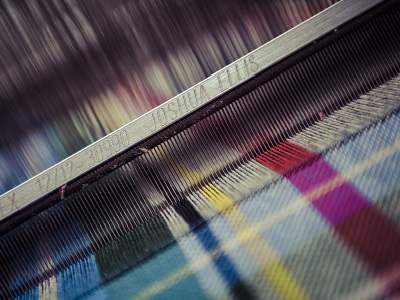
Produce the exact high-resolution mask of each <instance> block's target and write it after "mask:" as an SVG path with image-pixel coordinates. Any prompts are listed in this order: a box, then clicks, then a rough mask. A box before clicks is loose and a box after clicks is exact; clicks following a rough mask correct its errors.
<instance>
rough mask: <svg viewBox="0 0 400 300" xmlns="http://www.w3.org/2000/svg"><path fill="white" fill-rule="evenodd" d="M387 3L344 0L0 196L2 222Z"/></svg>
mask: <svg viewBox="0 0 400 300" xmlns="http://www.w3.org/2000/svg"><path fill="white" fill-rule="evenodd" d="M381 2H383V0H342V1H340V2H338V3H336V4H335V5H333V6H331V7H329V8H328V9H326V10H324V11H322V12H320V13H319V14H317V15H315V16H313V17H312V18H310V19H308V20H306V21H305V22H303V23H301V24H299V25H298V26H296V27H294V28H292V29H291V30H289V31H287V32H285V33H284V34H282V35H280V36H278V37H277V38H275V39H273V40H272V41H270V42H268V43H266V44H265V45H263V46H261V47H259V48H257V49H256V50H254V51H252V52H250V53H249V54H247V55H245V56H243V57H242V58H240V59H238V60H237V61H235V62H233V63H232V64H230V65H228V66H226V67H224V68H223V69H221V70H219V71H218V72H216V73H214V74H213V75H211V76H210V77H208V78H207V79H205V80H203V81H202V82H200V83H198V84H196V85H195V86H193V87H191V88H190V89H188V90H186V91H185V92H183V93H181V94H179V95H177V96H175V97H173V98H172V99H170V100H169V101H167V102H165V103H163V104H161V105H160V106H158V107H156V108H154V109H152V110H151V111H149V112H148V113H146V114H144V115H143V116H141V117H139V118H137V119H135V120H134V121H132V122H130V123H128V124H127V125H125V126H123V127H121V128H120V129H118V130H116V131H114V132H112V133H110V134H108V135H107V136H105V137H104V138H102V139H100V140H98V141H97V142H94V143H93V144H91V145H89V146H87V147H86V148H84V149H82V150H81V151H79V152H77V153H75V154H74V155H72V156H70V157H68V158H66V159H64V160H63V161H61V162H60V163H58V164H56V165H54V166H53V167H51V168H49V169H47V170H45V171H43V172H42V173H40V174H38V175H36V176H34V177H32V178H31V179H29V180H27V181H25V182H24V183H22V184H20V185H19V186H17V187H15V188H13V189H12V190H10V191H8V192H6V193H4V194H3V195H1V196H0V222H1V221H2V220H4V219H6V218H9V217H10V216H12V215H13V214H14V213H16V212H18V211H20V210H22V209H23V208H24V207H26V206H28V205H30V204H32V203H34V202H35V201H37V200H38V199H40V198H42V197H43V196H46V195H47V194H49V193H52V192H54V191H56V190H60V192H61V194H62V193H63V187H64V186H65V185H66V184H68V182H71V181H73V180H74V179H76V178H78V177H80V176H81V175H83V174H85V173H87V172H88V171H90V170H91V169H93V168H95V167H97V166H99V165H101V164H103V163H104V162H106V161H108V160H109V159H111V158H113V157H115V156H117V155H118V154H121V153H122V152H123V151H125V150H126V149H127V148H129V147H132V146H134V145H136V144H138V143H140V142H141V141H143V140H145V139H147V138H149V137H150V136H152V135H154V134H156V133H158V132H159V131H161V130H162V129H163V128H165V127H167V126H169V125H171V124H173V123H174V122H177V121H179V120H181V119H182V118H184V117H185V116H187V115H188V114H190V113H192V112H194V111H195V110H196V109H198V108H200V107H202V106H203V105H205V104H207V103H210V102H212V101H213V100H214V99H216V98H217V97H219V96H221V95H223V94H224V93H226V92H227V91H229V90H232V89H233V88H235V87H236V86H238V85H240V84H241V83H243V82H245V81H247V80H248V79H250V78H252V77H254V76H256V75H257V74H258V73H259V72H261V71H263V70H265V69H267V68H268V67H270V66H272V65H274V64H276V63H277V62H279V61H280V60H282V59H284V58H286V57H287V56H289V55H291V54H293V53H294V52H296V51H297V50H299V49H301V48H303V47H304V46H306V45H309V44H310V43H312V42H313V41H315V40H317V39H319V38H320V37H322V36H324V35H326V34H327V33H329V32H331V31H332V30H335V29H336V28H337V27H340V26H341V25H343V24H345V23H346V22H348V21H350V20H351V19H353V18H355V17H357V16H359V15H361V14H362V13H364V12H366V11H367V10H369V9H371V8H372V7H374V6H376V5H377V4H379V3H381Z"/></svg>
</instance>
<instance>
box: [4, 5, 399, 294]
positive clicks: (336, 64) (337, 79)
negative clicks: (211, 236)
mask: <svg viewBox="0 0 400 300" xmlns="http://www.w3.org/2000/svg"><path fill="white" fill-rule="evenodd" d="M399 28H400V9H399V7H397V8H396V9H394V10H392V11H390V12H386V13H385V15H383V16H381V17H380V18H379V19H377V20H373V21H371V22H369V23H368V24H366V25H364V26H362V27H361V28H358V29H356V30H355V31H353V32H351V33H349V34H348V35H346V36H344V37H342V38H341V39H340V40H338V41H336V42H335V43H333V44H331V45H329V46H327V47H325V48H323V49H322V50H320V51H319V52H317V53H315V54H313V55H311V56H310V57H308V58H306V59H304V60H303V61H301V62H299V63H297V64H295V65H293V66H291V67H290V68H288V69H287V70H284V71H283V72H281V73H280V74H279V75H278V76H276V77H274V78H273V79H271V80H268V81H267V82H265V83H263V84H262V85H260V86H257V87H255V88H254V89H253V90H252V91H251V92H249V93H248V94H246V95H244V96H242V97H240V98H238V99H236V101H234V102H232V103H231V104H229V105H227V106H225V107H223V108H221V109H220V110H218V111H217V112H215V113H214V114H212V115H210V116H208V117H206V118H204V119H203V120H201V121H199V122H197V123H196V124H194V125H193V126H191V127H189V128H187V129H186V130H184V131H182V132H180V133H178V134H176V135H175V136H174V137H172V138H170V139H168V140H166V141H165V142H163V143H161V144H160V145H158V146H156V147H154V148H153V149H149V150H148V151H145V153H144V154H143V155H141V156H139V157H137V158H136V159H134V160H132V161H130V162H128V163H126V164H125V165H123V166H121V167H119V168H118V169H116V170H114V171H113V172H111V173H109V174H108V175H106V176H104V177H102V178H101V179H99V180H97V181H96V182H94V183H92V184H90V185H88V186H87V187H85V188H84V189H82V190H81V191H79V192H78V193H75V194H72V195H70V196H67V197H66V199H64V200H63V201H61V202H59V203H58V204H56V205H54V206H52V207H51V208H49V209H47V210H45V211H43V212H41V213H39V214H38V215H36V216H35V217H33V218H31V219H30V220H28V221H26V222H24V223H23V224H21V225H20V226H18V227H17V228H15V229H14V230H12V231H10V232H8V233H6V234H4V235H3V236H1V240H0V258H1V264H2V268H1V272H0V287H1V289H2V290H1V293H2V294H1V295H3V296H15V295H17V294H20V293H22V292H23V291H26V290H27V289H29V288H31V287H33V286H34V285H38V284H40V283H41V282H43V280H45V279H47V278H50V277H51V276H54V274H56V273H58V272H60V271H61V270H65V269H66V268H67V267H70V266H71V265H73V264H74V262H76V261H78V260H82V261H84V260H85V259H86V257H87V256H89V255H93V253H95V254H96V256H97V257H98V259H99V261H101V263H102V264H104V269H102V270H103V274H102V276H103V279H104V281H107V280H110V279H111V278H112V277H113V276H115V274H117V273H119V272H120V271H121V270H123V269H124V268H127V267H129V266H130V265H133V264H137V263H138V262H139V261H140V260H142V259H144V258H146V257H147V256H148V255H149V253H154V252H155V251H157V250H158V249H154V248H151V247H150V246H149V245H154V243H150V242H148V240H149V239H156V240H158V242H157V243H156V244H157V245H159V246H160V247H161V246H166V245H168V244H169V243H171V242H172V241H173V240H174V237H173V236H172V235H168V234H167V233H165V231H164V230H162V229H164V228H165V226H167V224H166V222H165V218H170V219H171V222H175V221H174V220H176V219H177V218H178V217H179V218H184V219H187V220H191V222H190V224H191V226H198V225H200V224H201V222H203V221H204V220H205V219H206V218H210V217H212V215H213V214H215V211H213V210H212V209H211V208H210V207H207V204H206V203H205V202H204V201H202V197H203V196H202V195H201V193H200V190H201V189H202V188H204V187H205V186H207V185H208V184H210V183H213V184H214V183H215V184H217V185H218V186H219V187H221V189H222V190H224V191H226V192H227V193H229V191H230V193H231V194H235V195H236V196H233V195H232V198H233V199H235V200H237V201H239V200H240V199H243V197H246V196H247V195H249V194H251V193H253V192H255V191H256V190H257V189H259V188H261V187H262V186H265V185H266V186H267V185H268V184H269V183H270V182H272V181H273V180H274V179H275V178H276V177H274V174H268V172H267V171H262V170H259V169H258V168H257V167H256V166H255V165H254V161H253V159H254V158H255V157H258V156H259V155H260V154H261V153H263V152H264V151H265V150H268V149H270V148H272V147H274V146H275V145H277V144H280V143H282V142H284V141H287V140H291V141H298V142H299V143H302V145H305V146H306V148H307V147H309V148H312V149H318V151H322V150H323V149H325V148H326V147H330V146H332V145H333V144H335V143H336V142H337V141H338V140H337V139H335V138H330V136H329V135H327V134H326V132H327V131H325V129H324V130H321V128H326V126H336V127H337V128H338V129H339V130H338V132H337V134H340V139H343V138H345V137H346V136H347V135H350V134H353V133H355V132H356V131H357V130H359V129H360V128H362V127H363V126H366V125H367V124H368V123H370V122H371V121H373V120H374V119H376V118H378V117H381V116H382V115H384V114H387V113H389V112H390V110H393V109H397V108H398V107H399V101H400V99H399V94H398V92H397V91H398V89H399V79H398V77H397V76H398V74H399V72H400V57H399V55H398V53H399V49H400V34H399ZM367 45H368V47H369V51H368V53H367V52H366V51H365V50H364V49H365V47H366V46H367ZM260 76H262V75H260ZM394 77H395V79H393V80H391V79H392V78H394ZM371 90H372V92H371V93H370V94H368V92H370V91H371ZM363 95H365V96H363ZM375 102H376V105H374V103H375ZM355 112H357V115H360V116H362V117H361V118H360V119H354V118H352V117H351V116H353V115H354V114H355ZM337 120H341V121H337ZM327 124H328V125H327ZM330 124H333V125H330ZM324 126H325V127H324ZM327 130H329V129H327ZM335 130H336V128H335ZM320 139H321V141H323V142H321V144H320V145H322V146H320V147H322V148H317V146H316V145H317V144H318V143H316V142H315V141H318V140H320ZM271 155H272V154H271ZM293 155H295V153H294V154H293ZM260 178H263V179H262V180H261V181H260ZM193 207H197V208H200V209H199V211H202V212H203V214H199V213H197V214H196V210H195V209H193ZM176 222H177V221H176ZM177 224H178V225H176V232H175V234H178V233H180V234H183V233H184V232H185V230H188V229H189V228H186V229H185V228H179V222H178V223H177ZM33 244H38V247H37V248H35V250H34V251H26V249H27V248H29V245H33ZM117 250H118V251H123V253H124V254H125V255H126V256H124V257H115V255H116V254H115V252H114V251H117ZM38 270H40V272H38ZM9 281H11V282H13V284H14V285H13V286H9V285H8V282H9ZM92 288H94V286H88V287H87V289H88V290H89V289H92Z"/></svg>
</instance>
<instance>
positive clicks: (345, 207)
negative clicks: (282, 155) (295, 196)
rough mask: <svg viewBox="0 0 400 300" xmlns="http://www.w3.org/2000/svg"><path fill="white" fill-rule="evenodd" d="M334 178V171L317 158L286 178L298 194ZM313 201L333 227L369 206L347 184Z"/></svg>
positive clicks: (335, 174) (336, 174)
mask: <svg viewBox="0 0 400 300" xmlns="http://www.w3.org/2000/svg"><path fill="white" fill-rule="evenodd" d="M336 176H338V173H337V172H336V170H334V169H333V168H332V167H331V166H330V165H329V164H328V163H327V162H325V161H324V160H323V159H322V158H319V159H318V160H316V161H314V162H313V163H312V164H310V165H309V166H307V167H306V168H305V169H303V170H301V171H300V172H296V173H294V174H290V175H289V176H288V177H287V178H288V179H289V180H290V182H291V183H292V184H293V185H294V186H295V187H296V188H297V189H298V190H299V191H300V192H302V193H307V192H309V191H310V190H312V189H313V188H315V187H317V186H319V185H321V184H323V183H325V182H327V181H328V180H330V179H333V178H334V177H336ZM313 200H314V201H313V202H312V205H313V206H314V207H315V208H316V209H317V210H318V211H319V212H320V213H321V214H322V215H323V216H324V217H325V218H326V219H327V220H328V221H329V222H330V223H331V224H333V225H336V224H338V223H339V222H341V221H343V220H345V219H347V218H349V217H350V216H352V215H353V214H354V213H356V212H358V211H360V210H361V209H362V208H364V207H366V206H368V205H369V204H368V200H367V199H365V198H364V197H363V196H362V195H360V194H359V193H358V192H357V191H356V190H355V188H354V187H353V186H352V185H351V184H350V183H348V182H344V183H342V184H341V185H340V186H338V187H336V188H335V189H334V190H333V191H331V192H328V193H326V194H324V195H322V196H321V197H319V198H317V199H313Z"/></svg>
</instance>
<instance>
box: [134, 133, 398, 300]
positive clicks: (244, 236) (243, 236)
mask: <svg viewBox="0 0 400 300" xmlns="http://www.w3.org/2000/svg"><path fill="white" fill-rule="evenodd" d="M399 150H400V141H396V142H395V143H393V144H392V145H390V146H388V147H385V148H384V149H382V150H381V151H379V152H377V153H375V154H374V155H372V156H370V157H367V158H366V159H365V160H364V161H362V162H360V163H359V164H357V165H355V166H353V167H352V168H351V169H350V170H348V171H346V172H343V174H342V176H343V177H345V178H353V177H355V176H357V175H358V174H360V173H361V172H364V171H366V170H368V169H369V168H371V167H373V166H375V165H376V164H378V163H379V162H380V161H383V160H385V159H387V158H388V157H390V156H392V155H393V154H395V153H397V152H399ZM340 184H341V180H338V179H337V178H333V180H330V181H328V182H327V183H326V184H324V185H323V186H318V187H315V188H314V189H313V190H312V191H311V192H310V193H309V194H310V195H311V194H314V195H320V196H322V195H324V194H326V193H328V192H329V191H331V190H333V189H334V188H335V186H336V187H337V186H338V185H340ZM314 199H315V198H314ZM305 200H306V199H305V198H304V197H303V196H300V197H298V198H297V199H295V200H294V201H293V202H292V203H290V204H289V205H287V206H285V207H284V208H282V209H280V210H278V211H276V212H275V213H273V214H272V215H270V216H268V218H266V219H265V220H263V221H261V222H258V223H256V224H255V225H254V227H251V228H244V229H243V230H240V231H238V232H237V235H236V236H235V237H234V238H232V239H230V240H228V241H226V242H225V243H221V244H220V247H218V248H217V249H214V251H212V252H210V253H208V254H206V255H201V256H199V257H198V260H197V261H196V262H195V263H189V264H188V265H186V266H184V267H181V268H179V269H177V270H175V271H174V272H173V273H171V274H170V275H168V276H166V277H165V278H164V279H162V280H160V281H158V282H156V283H155V284H153V285H152V286H150V287H148V288H147V289H146V290H144V291H142V292H141V293H140V294H139V295H137V296H136V297H135V298H136V299H149V298H151V297H154V296H155V295H157V294H159V293H161V292H162V291H165V290H166V289H168V288H169V287H171V286H172V285H174V284H176V283H178V282H179V281H181V280H183V279H184V278H186V277H187V276H189V275H190V274H192V273H194V272H196V271H197V270H200V269H201V268H202V267H203V266H204V265H205V264H207V263H209V262H210V259H211V258H212V257H214V256H217V255H218V254H219V253H221V252H227V251H230V250H232V249H235V248H236V247H238V246H240V245H241V244H243V242H249V241H252V240H253V239H255V238H256V236H257V235H258V233H259V232H261V231H264V230H266V229H267V228H269V227H271V226H273V225H275V224H276V223H278V222H280V221H281V220H282V219H284V218H287V217H289V216H290V215H292V214H294V213H295V212H297V211H299V210H300V209H302V208H303V207H305V206H306V201H305ZM252 242H253V241H252Z"/></svg>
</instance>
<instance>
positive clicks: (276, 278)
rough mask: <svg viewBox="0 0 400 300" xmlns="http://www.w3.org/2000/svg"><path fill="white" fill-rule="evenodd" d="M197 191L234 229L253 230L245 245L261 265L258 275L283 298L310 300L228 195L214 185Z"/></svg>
mask: <svg viewBox="0 0 400 300" xmlns="http://www.w3.org/2000/svg"><path fill="white" fill-rule="evenodd" d="M200 192H201V193H202V194H203V196H204V197H206V198H207V199H208V200H209V201H210V202H211V203H212V204H213V205H214V206H215V208H216V209H217V210H218V211H220V212H221V214H222V215H224V216H225V217H226V219H227V220H228V221H229V223H230V225H231V227H232V228H233V229H234V230H235V231H240V230H241V229H242V228H251V230H252V231H253V232H255V238H256V241H252V242H251V243H249V244H245V246H246V249H247V250H248V251H249V253H250V254H251V255H252V256H253V257H254V259H255V260H256V262H257V263H260V264H261V265H262V266H263V267H264V269H263V270H262V272H261V275H262V276H263V277H264V279H265V280H267V281H269V282H271V283H272V285H273V287H274V288H275V290H276V292H277V294H279V295H280V297H281V298H282V299H309V297H308V295H307V293H306V291H305V290H304V289H303V288H302V287H301V285H300V284H299V283H298V282H297V280H296V279H295V278H294V276H292V274H291V273H290V271H289V270H288V269H287V268H286V267H285V266H284V265H283V263H282V262H281V260H280V258H279V256H278V255H277V254H276V253H275V252H274V250H273V249H272V248H271V247H270V246H269V245H268V244H267V243H266V242H265V239H264V238H263V237H262V236H261V235H260V234H259V233H258V230H257V229H256V228H255V226H254V225H253V224H252V223H251V222H250V221H249V220H248V218H247V217H246V216H245V215H244V214H243V213H242V212H241V211H240V209H239V207H238V206H237V205H236V204H235V203H234V202H233V201H232V200H231V199H230V198H229V197H227V196H226V195H225V194H223V193H222V192H221V191H220V190H219V189H218V188H217V187H216V186H215V185H213V184H208V185H206V186H204V187H203V188H201V189H200ZM226 209H228V210H226Z"/></svg>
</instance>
